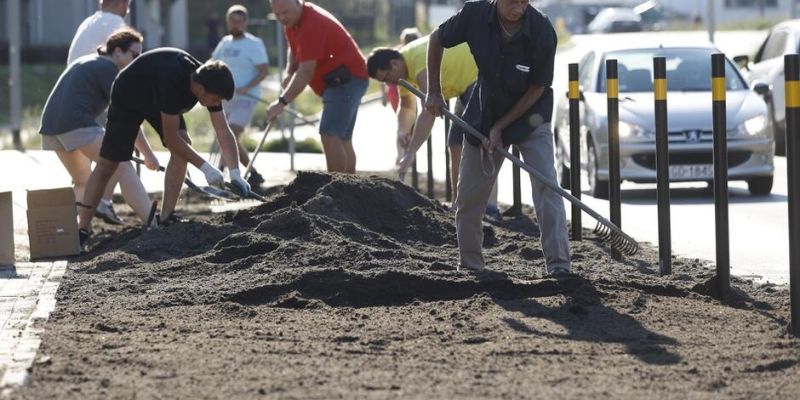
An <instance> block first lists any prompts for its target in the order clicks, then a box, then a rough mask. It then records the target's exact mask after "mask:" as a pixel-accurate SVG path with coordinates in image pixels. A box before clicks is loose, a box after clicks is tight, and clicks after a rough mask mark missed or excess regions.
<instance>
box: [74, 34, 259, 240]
mask: <svg viewBox="0 0 800 400" xmlns="http://www.w3.org/2000/svg"><path fill="white" fill-rule="evenodd" d="M234 89H235V88H234V82H233V75H231V72H230V70H229V69H228V67H227V66H226V65H225V63H223V62H221V61H209V62H207V63H205V64H203V63H201V62H199V61H197V60H196V59H195V58H194V57H192V56H191V55H189V54H188V53H186V52H185V51H183V50H179V49H173V48H160V49H155V50H152V51H148V52H146V53H144V54H142V55H141V56H139V57H138V58H137V59H136V60H135V61H134V62H132V63H131V64H130V65H129V66H128V67H127V68H125V69H124V70H122V71H121V72H120V74H119V75H118V76H117V78H116V80H115V81H114V85H113V87H112V89H111V105H110V107H109V110H108V122H107V124H106V134H105V137H104V139H103V145H102V147H101V149H100V161H99V162H98V163H97V166H96V167H95V169H94V171H93V172H92V176H91V177H90V178H89V182H88V184H87V186H86V191H85V194H84V197H83V200H82V203H81V204H79V205H80V206H81V207H80V228H81V230H80V233H81V239H82V242H84V241H85V240H86V238H88V236H89V229H90V227H91V220H92V215H93V213H94V208H95V207H96V205H97V202H98V201H99V200H100V196H102V191H103V188H104V187H105V185H106V183H107V182H108V180H109V179H110V178H111V176H112V175H114V172H115V171H116V169H117V165H118V164H119V163H120V162H123V161H129V160H130V159H131V153H132V152H133V148H134V142H135V141H136V136H137V134H138V132H139V126H140V125H141V123H142V122H143V121H147V122H148V123H149V124H150V125H151V126H152V127H153V128H154V129H155V130H156V131H157V132H158V134H159V136H160V137H161V141H162V142H163V144H164V146H166V147H167V148H168V149H169V151H170V160H169V164H168V165H167V171H166V177H165V179H164V198H163V200H162V203H161V207H162V208H161V215H162V216H164V218H163V220H164V221H167V220H171V219H173V211H174V209H175V204H176V203H177V201H178V195H179V193H180V189H181V186H182V185H183V179H184V178H185V176H186V167H187V162H188V163H191V164H192V165H194V166H195V167H197V168H199V169H200V170H201V171H203V173H204V174H205V176H206V180H207V181H208V183H209V184H211V185H215V186H223V185H224V183H225V181H224V178H223V176H222V173H221V172H220V171H219V170H218V169H216V168H215V167H213V166H212V165H210V164H209V163H207V162H206V161H205V160H203V158H202V157H200V155H199V154H197V151H195V150H194V149H193V148H192V146H191V143H192V142H191V139H190V138H189V134H188V133H187V132H186V122H185V121H184V119H183V116H182V115H181V114H183V113H185V112H187V111H189V110H190V109H192V107H194V106H195V104H197V103H198V101H199V102H200V104H202V105H203V106H205V107H206V108H207V109H208V111H209V113H210V114H211V124H212V125H213V127H214V131H215V133H216V135H217V140H218V141H219V143H220V148H221V149H222V155H223V157H224V159H225V162H226V163H227V165H230V166H236V167H234V168H231V169H230V175H231V183H232V184H233V185H234V186H235V187H236V188H237V189H238V190H239V191H240V192H241V193H242V194H244V195H247V194H249V192H250V185H248V184H247V182H245V181H244V179H242V177H241V176H240V175H241V174H240V172H239V167H238V166H239V161H238V160H239V154H238V149H237V146H236V141H235V139H234V137H233V133H231V131H230V128H229V127H228V122H227V121H226V120H225V114H224V113H223V112H222V105H221V102H222V99H226V100H230V99H231V97H233V92H234Z"/></svg>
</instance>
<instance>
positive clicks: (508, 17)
mask: <svg viewBox="0 0 800 400" xmlns="http://www.w3.org/2000/svg"><path fill="white" fill-rule="evenodd" d="M464 42H466V43H467V44H468V45H469V47H470V51H471V52H472V55H473V57H474V58H475V62H476V64H477V65H478V84H477V87H476V88H475V91H474V94H473V96H472V98H471V99H470V101H469V104H468V105H467V107H468V108H470V107H478V109H479V110H480V112H473V113H465V115H475V116H477V118H473V119H472V120H468V121H467V122H468V123H469V124H470V125H472V126H473V127H475V128H476V129H477V130H478V131H480V132H489V136H488V138H486V139H485V140H484V141H483V143H481V141H480V140H478V139H476V138H473V137H472V136H470V135H467V137H466V138H467V140H468V141H469V142H470V144H472V146H464V150H463V153H462V155H461V172H460V176H459V180H458V199H457V201H456V230H457V233H458V249H459V257H460V260H459V267H460V268H466V269H469V270H473V271H480V270H483V268H484V260H483V255H482V253H481V245H482V243H483V230H482V228H481V217H482V215H483V211H484V209H485V208H486V203H487V200H488V197H489V192H490V190H491V188H492V185H493V184H494V181H495V180H496V179H497V173H498V171H499V170H500V166H501V165H502V162H503V157H502V155H500V154H494V153H493V151H492V149H493V148H494V147H495V146H504V147H508V146H509V145H512V144H513V145H515V146H517V148H518V149H519V151H520V153H521V154H522V157H523V159H524V161H525V162H526V163H528V164H529V165H531V166H532V167H534V168H535V169H536V170H537V171H539V172H541V173H542V174H543V175H545V176H547V177H548V178H549V179H550V180H551V181H552V182H553V183H555V182H556V172H555V167H554V160H553V133H552V132H551V130H550V119H551V116H552V113H553V90H552V88H551V87H550V86H551V85H552V81H553V64H554V60H555V52H556V35H555V32H554V30H553V26H552V24H550V21H549V20H548V19H547V17H545V16H544V15H542V14H541V13H540V12H539V11H538V10H536V9H535V8H533V7H532V6H531V5H530V4H528V0H494V1H488V0H476V1H469V2H467V3H466V4H465V5H464V7H463V8H462V9H461V10H460V11H459V12H458V13H457V14H456V15H454V16H453V17H451V18H450V19H449V20H447V21H445V22H444V23H443V24H442V25H440V26H439V28H438V29H436V30H434V31H433V32H432V33H431V38H430V42H429V44H428V93H427V96H426V99H425V108H426V109H428V111H430V112H431V113H433V114H434V115H436V116H438V115H441V108H442V107H444V106H445V102H444V99H443V97H442V91H441V84H440V77H439V73H440V66H441V61H442V54H443V48H445V47H446V48H450V47H454V46H456V45H458V44H461V43H464ZM484 134H485V133H484ZM484 150H485V151H486V153H488V155H487V157H486V158H488V159H487V160H486V161H485V162H484V155H485V154H484ZM487 165H488V166H487ZM531 187H532V189H533V190H532V192H533V204H534V206H535V208H536V214H537V216H538V219H539V224H540V226H541V231H542V248H543V250H544V255H545V262H546V265H547V271H548V272H549V273H551V274H563V273H568V272H569V271H570V254H569V239H568V236H567V224H566V215H565V212H564V203H563V200H562V199H561V197H560V196H559V195H558V194H557V193H555V192H553V191H552V190H550V189H548V188H547V187H546V186H544V185H543V184H541V183H539V182H538V181H536V180H535V179H534V178H533V177H531Z"/></svg>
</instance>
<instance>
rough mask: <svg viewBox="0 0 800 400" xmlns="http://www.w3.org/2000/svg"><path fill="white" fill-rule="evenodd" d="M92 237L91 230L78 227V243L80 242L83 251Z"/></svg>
mask: <svg viewBox="0 0 800 400" xmlns="http://www.w3.org/2000/svg"><path fill="white" fill-rule="evenodd" d="M90 237H92V233H91V232H89V230H87V229H83V228H81V229H78V243H80V247H81V252H83V251H84V249H85V248H86V243H87V242H88V241H89V238H90Z"/></svg>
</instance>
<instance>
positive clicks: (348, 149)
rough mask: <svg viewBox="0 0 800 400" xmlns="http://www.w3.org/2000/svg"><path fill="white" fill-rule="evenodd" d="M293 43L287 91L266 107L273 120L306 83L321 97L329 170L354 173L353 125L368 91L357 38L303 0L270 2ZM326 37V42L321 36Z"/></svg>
mask: <svg viewBox="0 0 800 400" xmlns="http://www.w3.org/2000/svg"><path fill="white" fill-rule="evenodd" d="M270 4H271V6H272V12H273V13H274V14H275V16H276V18H277V19H278V21H280V23H281V24H282V25H283V26H284V32H285V33H286V38H287V39H288V42H289V49H290V52H289V57H288V59H289V62H288V63H287V65H286V78H285V79H284V81H283V82H282V83H281V86H282V88H283V93H282V94H281V95H280V96H279V97H278V100H276V101H275V102H274V103H272V104H271V105H270V106H269V108H268V109H267V120H272V119H274V118H275V117H277V116H278V115H279V114H280V113H282V112H283V109H284V107H286V106H287V105H288V104H289V103H290V102H292V101H294V99H296V98H297V96H298V95H300V93H301V92H302V91H303V89H305V87H306V86H311V89H313V90H314V92H315V93H316V94H317V95H318V96H321V97H322V104H323V108H322V118H321V119H320V124H319V133H320V136H321V137H322V148H323V151H324V152H325V161H326V162H327V164H328V171H329V172H344V173H351V174H352V173H355V171H356V154H355V151H354V150H353V129H354V128H355V124H356V116H357V115H358V107H359V106H360V105H361V98H362V97H363V96H364V93H366V91H367V85H368V83H369V82H368V81H367V79H368V78H367V65H366V63H365V61H364V55H363V54H361V50H360V49H359V48H358V45H357V44H356V41H355V40H354V39H353V37H352V36H350V33H349V32H347V29H345V27H344V26H342V24H341V23H340V22H339V21H338V20H337V19H336V17H334V16H333V15H331V13H329V12H328V11H326V10H325V9H323V8H321V7H319V6H317V5H314V4H312V3H309V2H305V1H300V0H270ZM323 38H324V40H322V39H323Z"/></svg>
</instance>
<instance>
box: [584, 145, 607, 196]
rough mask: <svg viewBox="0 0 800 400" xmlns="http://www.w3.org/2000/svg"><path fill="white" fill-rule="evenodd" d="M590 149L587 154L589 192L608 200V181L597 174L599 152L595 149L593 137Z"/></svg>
mask: <svg viewBox="0 0 800 400" xmlns="http://www.w3.org/2000/svg"><path fill="white" fill-rule="evenodd" d="M588 142H589V149H588V151H587V155H588V156H589V159H588V160H587V161H588V162H587V163H586V173H587V175H589V193H591V195H592V197H594V198H597V199H603V200H608V181H604V180H602V179H600V178H599V177H598V176H597V170H598V169H599V167H598V164H597V152H596V151H595V149H594V144H592V141H591V139H589V140H588Z"/></svg>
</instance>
